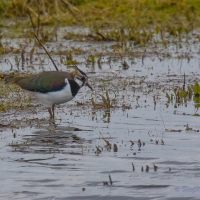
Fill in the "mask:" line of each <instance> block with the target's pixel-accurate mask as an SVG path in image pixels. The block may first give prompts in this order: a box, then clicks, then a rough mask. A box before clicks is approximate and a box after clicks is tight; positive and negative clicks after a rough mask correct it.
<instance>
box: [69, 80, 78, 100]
mask: <svg viewBox="0 0 200 200" xmlns="http://www.w3.org/2000/svg"><path fill="white" fill-rule="evenodd" d="M68 81H69V84H70V87H71V92H72V96H73V97H75V96H76V94H77V93H78V91H79V89H80V86H79V85H78V83H76V82H75V81H74V80H68Z"/></svg>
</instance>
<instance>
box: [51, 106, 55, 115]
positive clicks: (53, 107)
mask: <svg viewBox="0 0 200 200" xmlns="http://www.w3.org/2000/svg"><path fill="white" fill-rule="evenodd" d="M54 108H55V104H53V105H52V108H51V109H52V113H53V119H54Z"/></svg>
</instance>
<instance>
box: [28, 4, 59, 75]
mask: <svg viewBox="0 0 200 200" xmlns="http://www.w3.org/2000/svg"><path fill="white" fill-rule="evenodd" d="M27 13H28V15H29V18H30V20H31V23H32V28H33V31H34V33H33V34H34V36H35V38H36V39H37V41H38V42H39V43H40V45H41V46H42V48H43V49H44V50H45V52H46V54H47V55H48V56H49V58H50V60H51V62H52V63H53V65H54V67H55V68H56V70H57V71H59V70H58V68H57V66H56V64H55V62H54V60H53V59H52V57H51V56H50V54H49V53H48V51H47V50H46V48H45V47H44V45H43V44H42V42H41V41H40V39H39V38H38V36H37V35H36V34H35V28H34V27H35V26H34V23H33V20H32V17H31V14H30V12H29V8H28V9H27Z"/></svg>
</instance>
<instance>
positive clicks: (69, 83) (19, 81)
mask: <svg viewBox="0 0 200 200" xmlns="http://www.w3.org/2000/svg"><path fill="white" fill-rule="evenodd" d="M4 79H5V81H6V82H8V83H13V84H16V85H18V86H20V87H21V88H22V89H24V90H26V91H28V93H30V95H31V96H34V97H36V98H37V99H38V100H39V101H40V102H41V103H42V104H43V105H45V106H47V107H48V111H49V114H50V119H52V118H54V108H55V105H56V104H62V103H65V102H68V101H70V100H72V99H73V98H74V97H75V96H76V95H77V93H78V91H79V89H80V88H81V87H82V86H88V87H89V88H90V89H91V90H93V89H92V87H91V86H90V84H89V83H88V77H87V75H86V74H85V73H84V72H83V71H81V70H80V69H79V68H78V67H76V68H75V70H74V71H72V72H71V73H69V72H64V71H44V72H42V73H39V74H35V75H30V76H10V75H4Z"/></svg>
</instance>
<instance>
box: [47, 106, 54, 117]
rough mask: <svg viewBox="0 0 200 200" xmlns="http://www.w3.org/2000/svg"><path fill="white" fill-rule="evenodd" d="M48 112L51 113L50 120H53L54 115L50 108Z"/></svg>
mask: <svg viewBox="0 0 200 200" xmlns="http://www.w3.org/2000/svg"><path fill="white" fill-rule="evenodd" d="M48 111H49V114H50V119H52V118H53V115H52V111H51V108H48Z"/></svg>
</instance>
